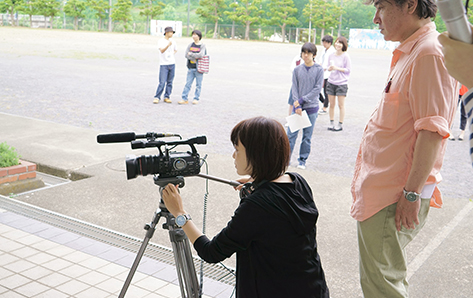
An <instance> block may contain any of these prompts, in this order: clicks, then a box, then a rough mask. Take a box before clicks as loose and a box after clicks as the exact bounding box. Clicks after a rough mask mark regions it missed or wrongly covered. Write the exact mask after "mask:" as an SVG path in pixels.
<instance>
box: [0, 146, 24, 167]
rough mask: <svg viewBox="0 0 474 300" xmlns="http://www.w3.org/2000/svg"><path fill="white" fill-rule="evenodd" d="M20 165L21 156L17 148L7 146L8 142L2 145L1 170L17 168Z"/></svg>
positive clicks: (0, 150)
mask: <svg viewBox="0 0 474 300" xmlns="http://www.w3.org/2000/svg"><path fill="white" fill-rule="evenodd" d="M18 164H20V162H19V156H18V153H17V152H16V150H15V148H13V147H10V146H8V145H7V142H3V143H1V144H0V168H5V167H11V166H16V165H18Z"/></svg>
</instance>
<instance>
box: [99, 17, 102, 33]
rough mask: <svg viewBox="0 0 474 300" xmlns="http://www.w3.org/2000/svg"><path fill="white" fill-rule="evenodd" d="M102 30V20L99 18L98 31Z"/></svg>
mask: <svg viewBox="0 0 474 300" xmlns="http://www.w3.org/2000/svg"><path fill="white" fill-rule="evenodd" d="M101 30H102V18H99V31H101Z"/></svg>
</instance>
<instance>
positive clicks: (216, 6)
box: [196, 0, 227, 23]
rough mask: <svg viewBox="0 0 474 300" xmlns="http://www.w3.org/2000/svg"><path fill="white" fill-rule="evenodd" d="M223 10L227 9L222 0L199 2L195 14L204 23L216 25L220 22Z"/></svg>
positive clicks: (203, 0) (202, 0)
mask: <svg viewBox="0 0 474 300" xmlns="http://www.w3.org/2000/svg"><path fill="white" fill-rule="evenodd" d="M225 8H227V5H226V4H225V1H224V0H201V1H199V7H198V8H197V9H196V14H198V15H199V16H200V17H201V18H202V19H204V20H205V21H211V22H212V23H216V22H219V21H222V16H223V15H224V9H225Z"/></svg>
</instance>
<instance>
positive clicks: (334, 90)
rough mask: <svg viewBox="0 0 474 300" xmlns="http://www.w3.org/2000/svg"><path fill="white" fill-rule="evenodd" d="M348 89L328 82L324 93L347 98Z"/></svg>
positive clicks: (343, 85)
mask: <svg viewBox="0 0 474 300" xmlns="http://www.w3.org/2000/svg"><path fill="white" fill-rule="evenodd" d="M348 89H349V87H348V86H347V84H341V85H335V84H332V83H330V82H328V84H327V86H326V92H327V94H328V95H331V96H347V90H348Z"/></svg>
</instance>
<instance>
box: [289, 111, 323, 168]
mask: <svg viewBox="0 0 474 300" xmlns="http://www.w3.org/2000/svg"><path fill="white" fill-rule="evenodd" d="M308 117H309V120H310V121H311V126H309V127H306V128H303V138H302V140H301V145H300V157H299V158H298V163H299V164H300V165H303V166H304V165H306V160H307V159H308V156H309V153H310V152H311V137H312V136H313V129H314V124H315V123H316V119H317V118H318V113H315V114H310V115H308ZM298 132H299V130H297V131H295V132H293V133H292V132H291V131H290V128H288V130H287V135H288V140H290V148H291V153H293V149H294V148H295V143H296V138H297V137H298ZM290 156H291V154H290Z"/></svg>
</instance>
